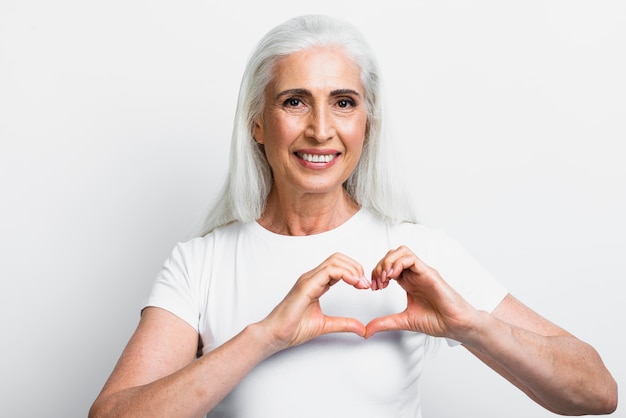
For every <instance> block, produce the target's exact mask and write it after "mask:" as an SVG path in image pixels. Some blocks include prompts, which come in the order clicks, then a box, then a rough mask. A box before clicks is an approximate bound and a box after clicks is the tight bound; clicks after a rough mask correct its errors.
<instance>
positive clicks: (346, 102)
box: [337, 99, 354, 109]
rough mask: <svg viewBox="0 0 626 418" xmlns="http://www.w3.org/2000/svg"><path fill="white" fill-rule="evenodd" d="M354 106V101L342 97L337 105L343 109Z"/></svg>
mask: <svg viewBox="0 0 626 418" xmlns="http://www.w3.org/2000/svg"><path fill="white" fill-rule="evenodd" d="M352 106H354V102H353V101H352V100H347V99H342V100H339V101H338V102H337V107H340V108H342V109H345V108H346V107H352Z"/></svg>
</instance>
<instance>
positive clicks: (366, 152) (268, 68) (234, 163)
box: [200, 15, 415, 235]
mask: <svg viewBox="0 0 626 418" xmlns="http://www.w3.org/2000/svg"><path fill="white" fill-rule="evenodd" d="M316 47H317V48H326V47H339V48H341V49H342V50H343V51H344V52H345V54H346V56H347V57H348V58H349V59H351V60H353V61H354V62H355V63H356V64H357V65H358V66H359V68H360V71H361V82H362V84H363V86H364V88H365V100H366V109H367V129H366V138H365V142H364V145H363V152H362V155H361V159H360V160H359V163H358V164H357V166H356V168H355V170H354V172H353V173H352V174H351V176H350V177H349V178H348V180H347V181H346V183H345V184H344V187H345V189H346V191H347V192H348V194H349V195H350V196H351V197H352V198H353V199H354V200H355V201H356V202H357V203H358V204H359V205H361V207H364V208H369V209H371V210H373V211H374V212H376V213H377V214H378V215H380V216H381V217H383V218H385V219H387V220H389V221H391V222H399V221H409V222H415V218H414V217H415V214H414V212H413V208H412V201H411V199H410V198H408V195H407V193H405V190H404V188H403V187H402V186H401V184H402V182H400V181H398V180H396V179H392V178H391V176H392V175H393V174H395V171H394V167H395V166H396V164H395V162H394V163H392V160H391V158H392V155H391V153H390V149H389V145H390V144H389V142H388V141H389V138H388V136H387V135H386V132H385V123H384V114H383V106H382V100H381V90H382V88H381V79H380V71H379V67H378V63H377V62H376V59H375V58H374V54H373V53H372V51H371V50H370V47H369V46H368V44H367V42H366V41H365V39H364V38H363V36H362V35H361V33H360V32H359V31H358V30H357V29H356V28H355V27H354V26H352V25H350V24H348V23H346V22H342V21H339V20H336V19H333V18H330V17H328V16H320V15H307V16H300V17H296V18H293V19H291V20H288V21H287V22H285V23H283V24H281V25H279V26H277V27H275V28H274V29H272V30H271V31H270V32H268V33H267V34H266V35H265V36H264V37H263V38H262V39H261V41H260V42H259V43H258V44H257V46H256V48H255V50H254V51H253V53H252V55H251V56H250V58H249V60H248V64H247V66H246V69H245V71H244V74H243V78H242V81H241V86H240V90H239V99H238V102H237V109H236V113H235V120H234V126H233V132H232V139H231V149H230V168H229V173H228V176H227V178H226V181H225V183H224V185H223V186H222V189H221V191H220V193H219V194H218V197H217V200H216V202H215V204H214V206H213V208H212V209H211V210H210V211H209V214H208V215H207V217H206V219H205V222H204V224H203V226H202V228H201V230H200V235H204V234H206V233H208V232H210V231H212V230H213V229H215V228H217V227H219V226H222V225H226V224H228V223H231V222H234V221H240V222H251V221H254V220H256V219H258V218H260V217H261V215H262V213H263V210H264V208H265V203H266V200H267V196H268V194H269V192H270V189H271V187H272V173H271V169H270V166H269V163H268V162H267V159H266V157H265V154H264V152H263V148H262V146H261V145H260V144H258V143H256V142H255V141H254V139H253V138H252V132H253V127H254V121H255V120H256V119H257V117H259V116H260V115H261V113H262V110H263V106H264V92H265V88H266V87H267V85H268V84H269V83H270V82H271V80H272V77H273V70H274V66H275V64H276V62H277V61H278V60H280V59H281V58H283V57H285V56H288V55H291V54H294V53H296V52H299V51H302V50H306V49H310V48H316Z"/></svg>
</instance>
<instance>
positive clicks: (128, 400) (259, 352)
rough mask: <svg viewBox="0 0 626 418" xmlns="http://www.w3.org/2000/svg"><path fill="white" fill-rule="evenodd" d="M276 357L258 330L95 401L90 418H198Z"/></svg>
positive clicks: (248, 330)
mask: <svg viewBox="0 0 626 418" xmlns="http://www.w3.org/2000/svg"><path fill="white" fill-rule="evenodd" d="M275 351H276V347H274V346H273V345H272V344H271V343H270V340H269V339H268V338H267V337H266V335H265V334H264V333H263V331H262V330H261V327H260V326H259V325H258V324H253V325H249V326H248V327H246V328H245V329H244V330H243V331H241V332H240V333H239V334H238V335H236V336H235V337H233V338H232V339H231V340H229V341H228V342H226V343H224V344H223V345H222V346H220V347H218V348H216V349H215V350H213V351H211V352H210V353H207V354H206V355H204V356H202V357H201V358H200V359H198V360H197V361H195V362H193V363H192V364H190V365H188V366H187V367H185V368H183V369H181V370H179V371H177V372H176V373H173V374H171V375H168V376H165V377H163V378H161V379H158V380H155V381H154V382H152V383H149V384H146V385H142V386H136V387H132V388H128V389H125V390H122V391H119V392H116V393H113V394H110V395H108V396H104V397H102V398H101V399H99V400H98V401H97V402H96V403H94V406H93V407H92V409H91V410H90V413H89V416H90V418H94V417H172V416H176V417H200V416H204V415H205V414H206V413H207V412H208V411H210V410H211V409H213V407H215V406H216V405H217V404H218V403H219V402H220V401H221V400H222V399H223V398H224V397H225V396H226V395H228V394H229V393H230V392H231V391H232V390H233V389H234V388H235V386H236V385H237V384H238V383H239V382H240V381H241V380H242V379H243V378H244V377H245V376H246V375H247V374H248V373H249V372H250V371H251V370H252V369H253V368H254V367H255V366H256V365H257V364H259V363H260V362H262V361H263V360H264V359H266V358H267V357H269V356H270V355H272V354H273V353H274V352H275Z"/></svg>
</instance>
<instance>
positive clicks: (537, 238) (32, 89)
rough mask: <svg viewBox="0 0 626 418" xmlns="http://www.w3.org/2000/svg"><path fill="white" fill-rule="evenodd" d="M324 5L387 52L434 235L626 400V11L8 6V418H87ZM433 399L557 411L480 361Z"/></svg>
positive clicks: (428, 387) (0, 374) (458, 410)
mask: <svg viewBox="0 0 626 418" xmlns="http://www.w3.org/2000/svg"><path fill="white" fill-rule="evenodd" d="M310 12H322V13H327V14H331V15H334V16H337V17H341V18H344V19H348V20H350V21H352V22H353V23H355V24H356V25H357V26H358V27H360V28H361V29H362V30H363V32H364V33H365V34H366V36H367V37H368V39H369V40H370V41H371V43H372V45H373V47H374V49H375V51H376V52H377V55H378V57H379V59H380V61H381V63H382V66H383V70H384V74H385V76H386V80H387V93H388V102H389V105H390V109H391V111H392V117H393V122H394V127H395V132H396V134H397V138H398V142H399V144H400V146H401V148H402V152H401V155H398V158H399V159H402V158H404V159H405V160H408V166H409V170H408V174H409V175H410V178H411V182H412V184H413V185H414V187H413V188H414V191H415V193H416V200H417V203H418V206H419V215H420V219H421V220H422V222H424V223H427V224H429V225H432V226H435V227H439V228H443V229H444V230H446V231H447V232H448V233H449V234H450V235H452V236H454V237H456V238H457V239H459V240H460V241H461V242H462V243H464V244H465V246H466V247H467V248H468V249H469V250H470V251H471V252H472V253H474V254H475V255H476V257H478V258H479V259H480V260H481V261H482V262H483V264H484V265H486V266H487V267H488V269H490V270H491V271H492V272H493V273H495V274H496V275H497V276H498V277H499V278H500V279H501V281H502V282H503V283H505V285H506V286H507V287H508V288H509V289H510V290H511V291H512V292H513V293H514V294H515V295H517V296H518V297H519V298H521V299H522V300H523V301H524V302H526V303H527V304H528V305H530V306H531V307H532V308H534V309H536V310H538V311H539V312H540V313H542V314H544V315H545V316H547V317H548V318H550V319H552V320H554V321H555V322H557V323H558V324H560V325H562V326H564V327H565V328H567V329H569V330H570V331H572V332H573V333H575V334H576V335H578V336H579V337H581V338H583V339H585V340H587V341H589V342H591V343H592V344H593V345H594V346H595V347H596V348H597V349H598V350H599V352H600V353H601V354H602V356H603V358H604V360H605V362H606V363H607V365H608V367H609V368H610V369H611V370H612V372H613V373H614V375H615V377H616V378H617V380H618V382H621V383H622V388H623V387H624V384H626V383H625V382H626V364H625V360H624V353H625V352H626V339H625V338H624V335H623V333H624V323H625V322H626V321H625V320H626V308H625V307H624V306H625V298H624V289H625V286H624V280H625V279H626V256H625V255H624V253H625V251H626V238H625V235H626V221H625V220H624V217H625V215H626V184H625V183H626V165H625V164H624V162H623V161H624V157H625V156H626V155H625V154H626V153H625V152H624V151H623V143H624V141H625V140H626V99H625V98H626V82H625V79H626V78H625V77H624V74H626V58H625V56H626V55H625V54H626V3H624V2H623V1H585V2H583V1H535V0H531V1H524V2H502V1H496V0H493V1H484V0H483V1H437V2H435V1H406V2H400V1H385V2H382V1H372V2H371V4H368V3H367V2H363V1H362V0H356V1H342V2H339V1H336V0H324V1H321V0H318V1H316V2H292V1H284V2H283V1H274V0H269V1H263V2H248V3H246V4H245V5H244V4H235V2H231V1H169V2H167V1H154V0H152V1H147V0H131V1H128V0H124V1H120V0H114V1H108V2H84V1H71V0H58V1H41V0H40V1H36V0H30V1H29V0H19V1H17V0H16V1H11V0H9V1H7V0H2V2H1V3H0V139H1V148H0V211H1V215H2V216H0V274H1V279H0V336H1V337H0V338H1V341H2V344H1V346H0V347H1V348H0V350H1V351H0V394H1V395H0V416H6V417H9V416H10V417H34V416H50V417H81V416H86V413H87V410H88V407H89V405H90V404H91V402H92V400H93V399H94V398H95V396H96V394H97V392H98V391H99V390H100V388H101V386H102V384H103V383H104V381H105V379H106V378H107V376H108V374H109V373H110V371H111V369H112V368H113V366H114V363H115V361H116V360H117V358H118V356H119V354H120V352H121V350H122V349H123V347H124V344H125V343H126V341H127V340H128V338H129V336H130V335H131V333H132V331H133V330H134V328H135V326H136V323H137V321H138V319H139V306H140V304H141V301H142V299H143V298H144V297H145V296H146V294H147V292H148V289H149V287H150V284H151V282H152V280H153V278H154V276H155V274H156V272H157V271H158V269H159V267H160V266H161V264H162V262H163V261H164V259H165V258H166V257H167V255H168V254H169V252H170V250H171V249H172V247H173V246H174V244H175V243H176V242H177V241H180V240H184V239H187V238H188V237H189V236H190V234H191V233H192V231H193V228H194V226H195V225H196V222H197V220H198V219H199V218H200V217H201V216H202V215H203V214H204V211H205V209H206V206H207V205H208V202H209V201H210V199H211V197H212V196H213V195H214V194H215V192H216V189H217V188H218V186H219V185H220V183H221V181H222V179H223V177H224V173H225V171H226V169H227V165H226V161H227V153H228V142H229V135H230V134H229V132H230V128H231V123H232V118H233V112H234V105H235V98H236V94H237V91H238V84H239V79H240V77H241V73H242V71H243V66H244V63H245V60H246V58H247V56H248V53H249V52H250V50H251V49H252V47H253V45H254V43H255V42H256V41H257V40H258V38H259V37H260V36H261V35H262V34H264V33H265V32H266V31H267V30H269V29H270V28H271V27H273V26H274V25H276V24H278V23H281V22H282V21H284V20H286V19H287V18H290V17H292V16H294V15H296V14H302V13H310ZM424 393H425V396H424V405H425V406H424V409H425V416H426V417H431V418H446V417H455V418H456V417H460V416H466V417H481V418H483V417H504V416H506V417H507V418H515V417H520V418H521V417H523V418H528V417H548V416H552V414H550V413H548V412H544V411H543V410H542V409H541V408H539V407H537V406H535V405H534V404H533V403H532V402H531V401H530V400H528V399H527V398H526V397H525V395H523V394H521V393H520V392H519V391H517V390H516V389H515V388H513V387H512V386H511V385H510V384H508V383H507V382H505V381H504V380H503V379H502V378H500V377H499V376H497V375H495V373H493V372H491V371H490V370H489V369H487V368H486V367H485V366H483V365H482V364H480V363H479V362H478V361H477V360H475V359H474V358H473V357H471V355H470V354H469V353H467V352H466V351H465V350H464V349H463V348H455V349H448V348H447V347H446V346H443V347H442V349H441V350H440V351H439V353H438V354H437V355H436V356H435V357H434V359H433V361H432V362H431V364H430V365H429V366H428V367H427V370H426V374H425V378H424ZM621 395H622V396H621V397H622V398H624V392H623V390H622V392H621ZM620 411H621V412H620ZM625 411H626V409H624V407H623V406H622V407H621V408H619V409H618V412H617V413H616V414H615V415H616V416H624V414H625Z"/></svg>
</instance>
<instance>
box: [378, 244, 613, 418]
mask: <svg viewBox="0 0 626 418" xmlns="http://www.w3.org/2000/svg"><path fill="white" fill-rule="evenodd" d="M391 279H394V280H396V281H397V282H398V283H399V284H400V286H402V287H403V288H404V289H405V290H406V292H407V308H406V310H405V311H404V312H402V313H399V314H395V315H390V316H387V317H383V318H378V319H375V320H373V321H372V322H370V323H369V324H368V325H367V327H366V332H367V335H368V336H370V335H373V334H375V333H376V332H380V331H384V330H391V329H405V330H413V331H419V332H424V333H427V334H429V335H433V336H438V337H448V338H452V339H455V340H457V341H460V342H461V343H463V345H464V346H465V347H466V348H467V349H468V350H469V351H471V352H472V353H474V354H475V355H476V356H477V357H478V358H480V359H481V360H482V361H483V362H485V363H486V364H488V365H489V366H490V367H492V368H493V369H494V370H495V371H496V372H498V373H500V374H501V375H502V376H504V377H505V378H506V379H508V380H509V381H511V382H512V383H513V384H515V385H516V386H517V387H519V388H520V389H521V390H523V391H524V392H525V393H526V394H528V396H530V397H531V398H532V399H534V400H535V401H536V402H538V403H539V404H540V405H542V406H544V407H545V408H547V409H549V410H551V411H553V412H557V413H559V414H564V415H581V414H603V413H611V412H613V411H614V410H615V409H616V407H617V385H616V383H615V381H614V380H613V378H612V377H611V375H610V373H609V372H608V370H607V369H606V367H605V366H604V364H603V363H602V360H601V359H600V357H599V356H598V354H597V353H596V351H595V350H594V349H593V348H592V347H591V346H589V345H588V344H586V343H584V342H582V341H580V340H578V339H576V338H575V337H573V336H572V335H571V334H569V333H567V332H566V331H564V330H563V329H561V328H559V327H557V326H556V325H554V324H552V323H550V322H549V321H547V320H545V319H543V318H542V317H540V316H539V315H538V314H536V313H535V312H533V311H532V310H530V309H529V308H527V307H525V306H524V305H522V304H521V303H520V302H519V301H517V300H516V299H515V298H513V297H512V296H510V295H509V296H507V297H506V298H505V299H504V300H503V302H502V303H501V304H500V305H499V306H498V307H497V308H496V310H495V311H494V312H493V313H492V314H490V313H487V312H484V311H478V310H476V309H474V308H473V307H472V306H471V305H470V304H469V303H467V302H466V301H465V300H464V299H463V298H462V297H461V296H460V295H459V294H458V293H456V292H455V291H454V290H453V289H452V288H451V287H450V286H449V285H448V284H447V283H446V282H445V281H444V280H443V279H442V278H441V276H440V275H439V273H438V272H437V271H436V270H434V269H432V268H431V267H429V266H427V265H426V264H424V263H423V262H422V261H421V260H419V258H417V257H416V256H415V255H414V254H413V253H412V252H411V251H410V250H409V249H408V248H406V247H400V248H398V249H396V250H392V251H390V252H389V253H388V254H387V255H386V256H385V257H384V258H383V259H382V260H381V261H380V263H379V264H378V265H377V266H376V268H375V269H374V271H373V272H372V289H374V290H376V289H383V288H385V287H386V286H387V285H388V283H389V280H391Z"/></svg>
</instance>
